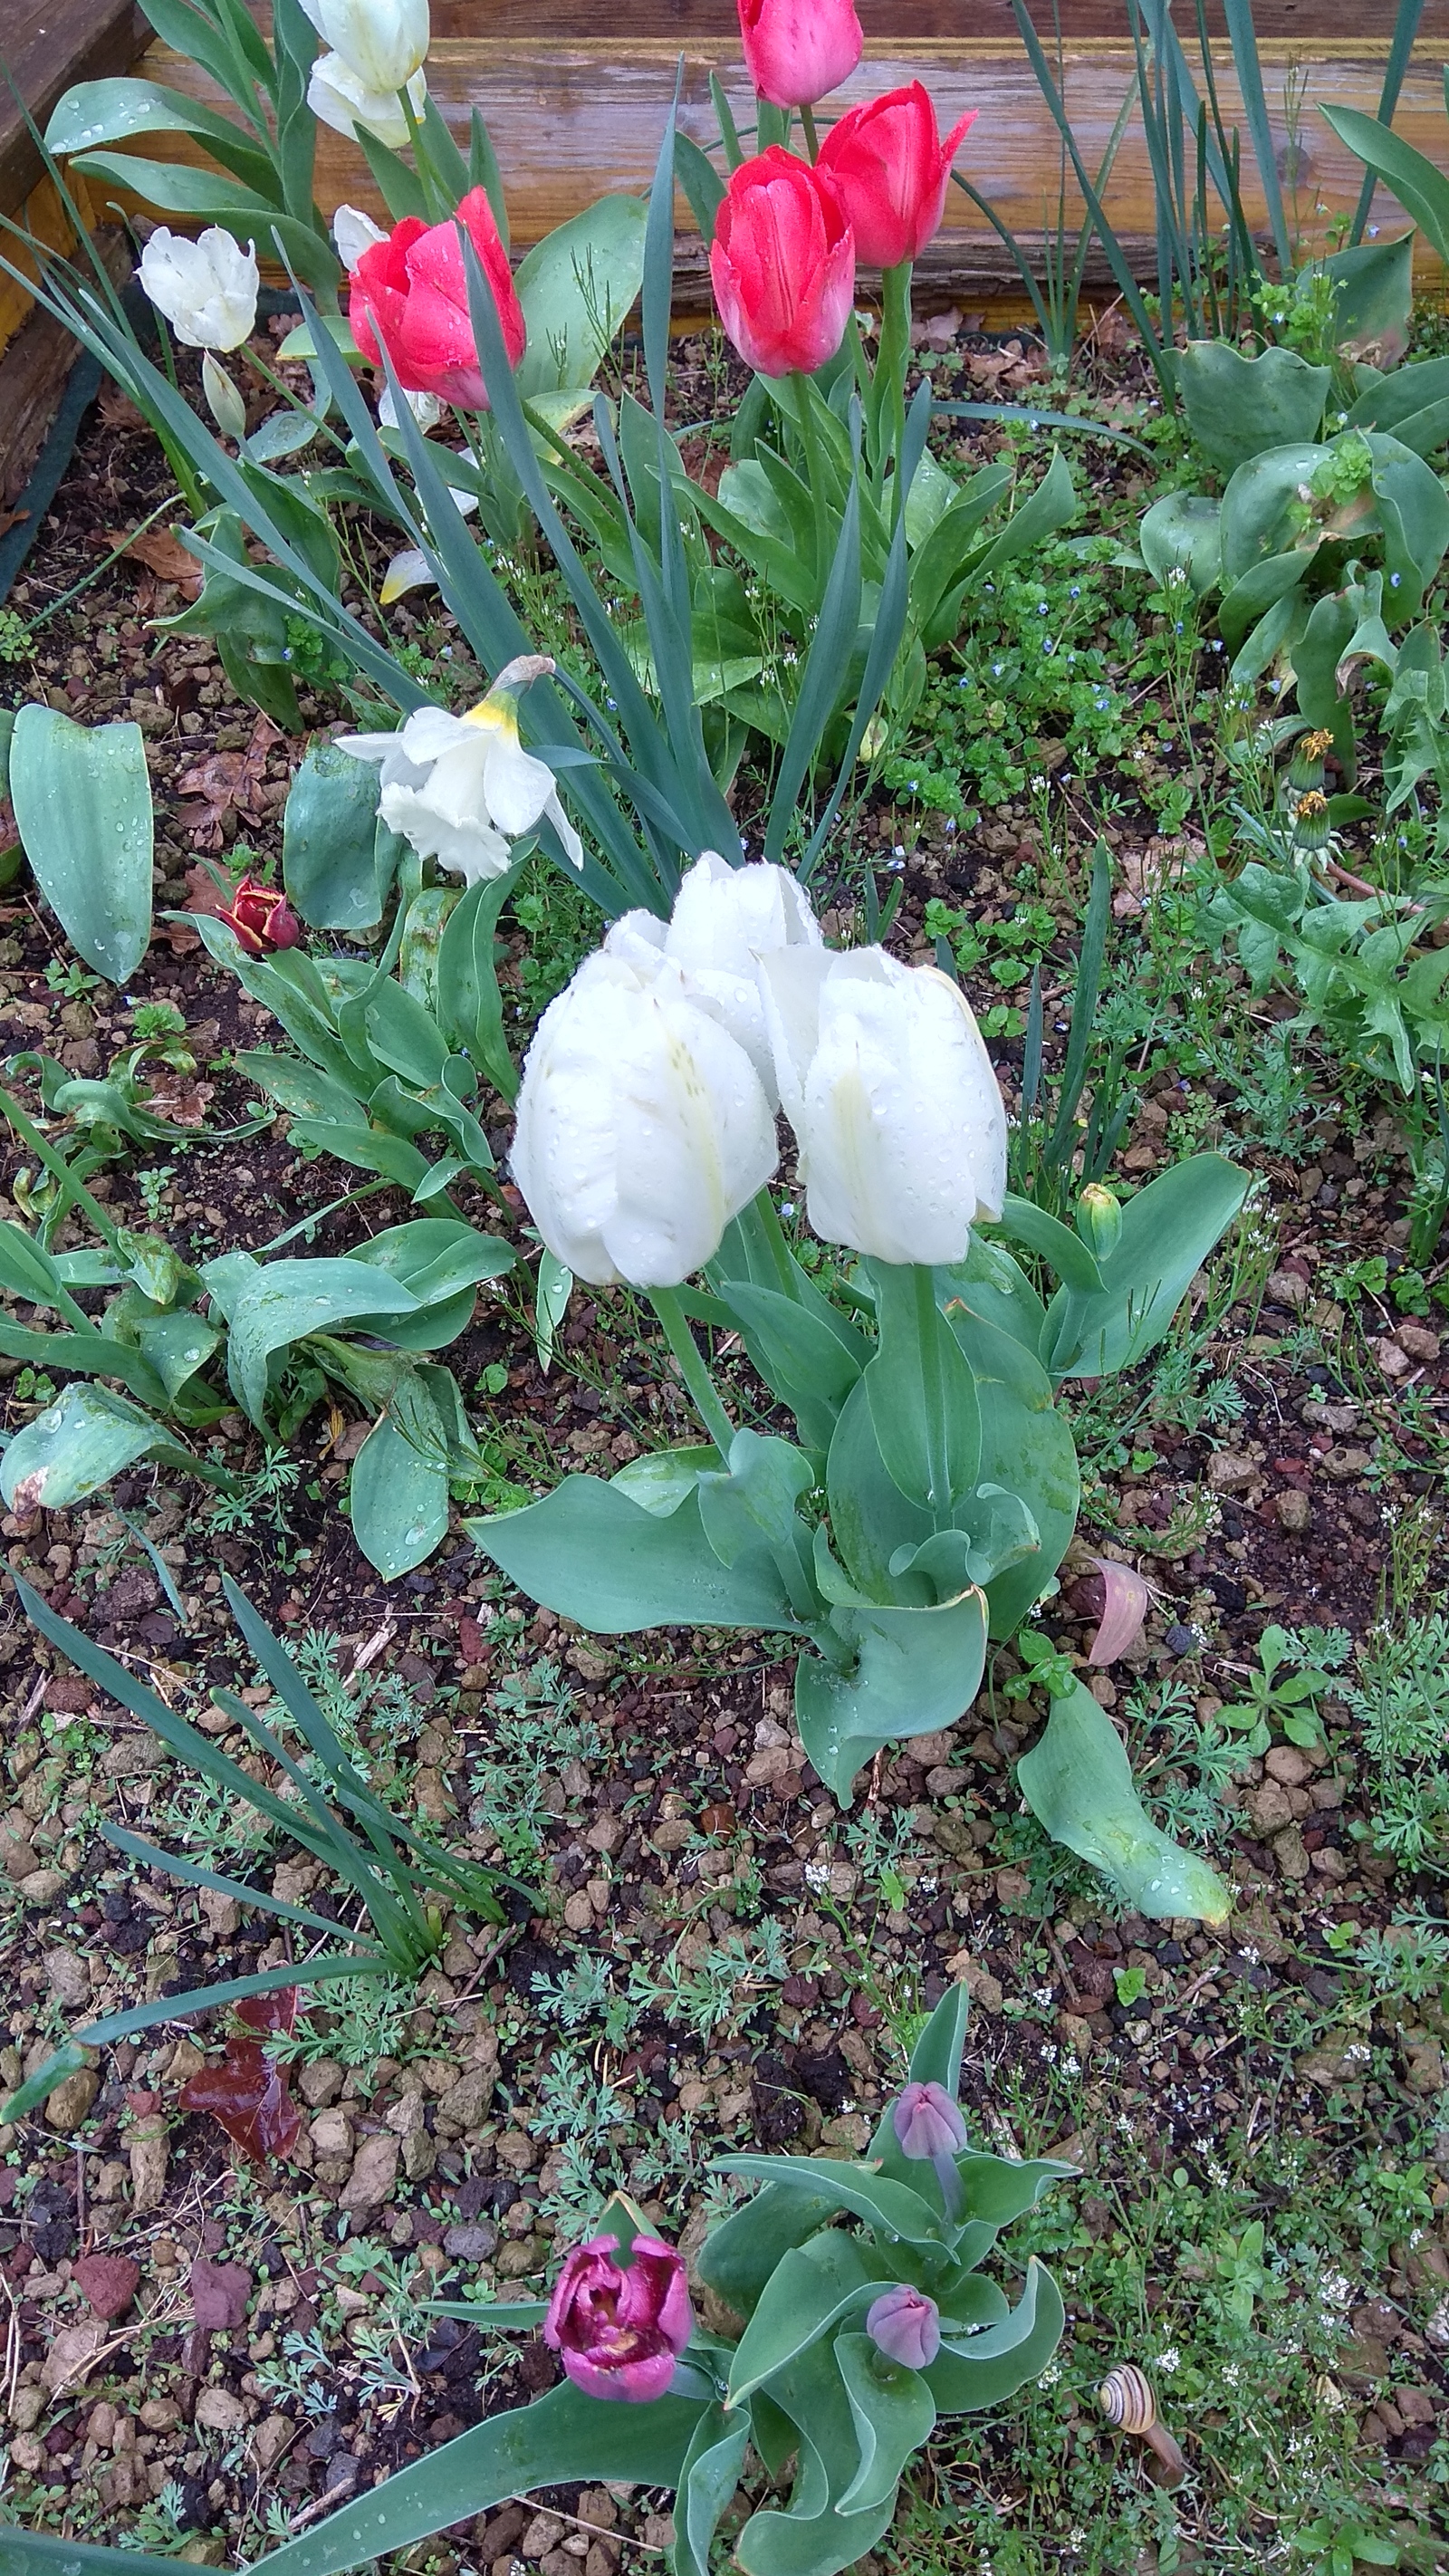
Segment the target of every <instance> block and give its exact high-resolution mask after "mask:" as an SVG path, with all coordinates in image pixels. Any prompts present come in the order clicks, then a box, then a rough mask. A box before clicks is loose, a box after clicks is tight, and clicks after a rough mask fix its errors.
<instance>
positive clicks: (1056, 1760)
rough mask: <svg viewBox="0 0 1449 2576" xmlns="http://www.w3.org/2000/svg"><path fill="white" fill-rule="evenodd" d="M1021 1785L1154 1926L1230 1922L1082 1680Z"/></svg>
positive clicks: (1217, 1885)
mask: <svg viewBox="0 0 1449 2576" xmlns="http://www.w3.org/2000/svg"><path fill="white" fill-rule="evenodd" d="M816 1767H817V1769H818V1768H819V1766H818V1764H817V1766H816ZM822 1777H823V1774H822ZM1016 1780H1017V1786H1018V1788H1019V1789H1020V1791H1021V1794H1022V1796H1023V1797H1024V1798H1025V1800H1026V1803H1027V1805H1028V1806H1029V1807H1030V1809H1031V1811H1032V1814H1033V1815H1034V1816H1035V1817H1036V1819H1037V1822H1038V1823H1039V1824H1041V1825H1043V1826H1045V1828H1046V1831H1047V1832H1048V1833H1049V1834H1050V1835H1051V1837H1052V1840H1053V1841H1054V1842H1059V1843H1064V1844H1065V1845H1066V1847H1067V1850H1068V1851H1074V1852H1076V1853H1077V1854H1078V1855H1079V1857H1080V1858H1081V1859H1082V1860H1085V1861H1090V1863H1091V1865H1092V1867H1093V1868H1094V1869H1098V1870H1100V1871H1101V1873H1102V1875H1103V1877H1104V1878H1105V1879H1107V1880H1108V1881H1109V1882H1110V1884H1111V1886H1112V1887H1113V1888H1114V1889H1115V1890H1116V1892H1117V1894H1118V1895H1119V1896H1120V1898H1121V1900H1122V1902H1123V1904H1124V1905H1126V1906H1130V1907H1132V1908H1133V1909H1134V1910H1135V1911H1136V1912H1137V1913H1139V1914H1146V1915H1148V1916H1150V1917H1152V1918H1153V1919H1154V1920H1157V1921H1161V1920H1162V1919H1163V1917H1165V1916H1167V1915H1173V1914H1182V1915H1190V1916H1191V1917H1192V1918H1193V1919H1194V1920H1195V1921H1197V1922H1200V1923H1225V1922H1226V1921H1227V1918H1228V1914H1229V1911H1230V1909H1231V1905H1232V1899H1231V1897H1230V1895H1229V1893H1228V1891H1227V1889H1226V1888H1225V1887H1224V1885H1223V1883H1222V1880H1221V1879H1220V1878H1219V1877H1218V1876H1217V1874H1216V1872H1215V1871H1213V1870H1211V1869H1209V1867H1208V1865H1207V1862H1206V1861H1205V1860H1200V1859H1199V1858H1198V1856H1197V1854H1196V1852H1186V1851H1183V1850H1182V1849H1181V1848H1180V1846H1179V1845H1178V1844H1177V1843H1175V1842H1173V1841H1171V1840H1170V1838H1169V1837H1168V1836H1167V1835H1166V1834H1164V1833H1162V1832H1161V1831H1160V1830H1159V1829H1158V1827H1157V1826H1156V1825H1154V1824H1153V1823H1152V1822H1151V1819H1150V1818H1149V1817H1148V1815H1147V1814H1146V1811H1145V1810H1144V1808H1143V1806H1142V1802H1141V1800H1140V1799H1139V1797H1138V1795H1137V1792H1136V1790H1135V1788H1134V1787H1133V1785H1132V1766H1131V1764H1130V1763H1129V1761H1128V1759H1127V1755H1126V1753H1125V1751H1124V1750H1123V1746H1122V1742H1121V1738H1120V1737H1119V1736H1118V1734H1117V1731H1116V1729H1115V1727H1114V1726H1113V1724H1112V1722H1111V1719H1110V1718H1109V1717H1108V1716H1107V1713H1106V1711H1105V1709H1102V1708H1099V1707H1098V1705H1097V1702H1096V1701H1095V1700H1094V1699H1093V1697H1092V1694H1091V1692H1090V1691H1089V1690H1088V1689H1086V1687H1085V1686H1084V1684H1083V1683H1081V1682H1079V1681H1074V1682H1073V1683H1072V1686H1071V1689H1070V1690H1069V1691H1068V1692H1067V1693H1066V1694H1065V1695H1064V1696H1063V1697H1062V1698H1060V1699H1054V1700H1053V1702H1052V1713H1051V1716H1050V1718H1049V1720H1048V1722H1047V1727H1046V1732H1045V1733H1044V1735H1043V1736H1042V1737H1041V1740H1040V1742H1039V1743H1037V1744H1035V1745H1033V1747H1032V1749H1031V1751H1030V1753H1026V1754H1023V1756H1022V1758H1021V1760H1020V1762H1018V1764H1017V1766H1016Z"/></svg>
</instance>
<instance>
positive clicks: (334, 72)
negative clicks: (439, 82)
mask: <svg viewBox="0 0 1449 2576" xmlns="http://www.w3.org/2000/svg"><path fill="white" fill-rule="evenodd" d="M406 89H407V99H408V105H409V107H410V108H411V109H412V112H413V114H414V116H421V115H422V112H423V109H424V107H425V106H426V105H427V98H428V84H427V81H426V79H425V77H424V75H423V74H422V73H421V72H414V74H413V76H412V79H411V80H410V81H408V82H407V83H406ZM307 105H308V106H309V107H310V109H311V110H312V113H313V115H314V116H315V117H316V118H317V120H318V122H319V124H322V125H330V126H331V128H332V131H333V133H334V134H346V135H349V136H351V138H352V140H353V141H354V142H355V141H356V139H357V135H358V133H359V130H360V131H361V132H362V133H364V134H371V135H372V136H373V137H374V138H375V139H376V141H377V142H379V143H385V144H386V145H387V147H388V149H389V151H391V152H401V151H402V150H403V149H404V148H405V146H406V145H407V144H408V143H410V142H411V140H412V136H411V132H410V130H409V127H408V121H407V118H406V116H405V115H404V113H403V110H402V105H401V102H400V100H399V97H398V93H397V91H396V90H395V89H369V88H368V85H367V83H366V81H365V80H363V79H362V78H361V77H360V75H359V74H358V73H357V72H355V71H354V70H353V68H352V65H351V64H350V63H349V62H348V60H347V58H346V56H345V55H344V54H319V55H318V57H317V60H316V61H315V63H314V64H313V65H312V69H311V72H310V73H309V75H308V80H307Z"/></svg>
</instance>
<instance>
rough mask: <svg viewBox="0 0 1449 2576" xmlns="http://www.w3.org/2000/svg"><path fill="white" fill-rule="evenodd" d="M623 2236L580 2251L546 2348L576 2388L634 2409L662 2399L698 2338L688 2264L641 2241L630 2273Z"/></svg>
mask: <svg viewBox="0 0 1449 2576" xmlns="http://www.w3.org/2000/svg"><path fill="white" fill-rule="evenodd" d="M618 2245H619V2240H618V2238H617V2236H591V2237H590V2238H589V2239H588V2241H587V2242H586V2243H585V2244H583V2245H576V2246H575V2247H574V2250H573V2252H572V2253H571V2254H570V2256H569V2258H568V2260H567V2262H566V2263H565V2265H564V2267H563V2270H562V2271H561V2272H560V2274H559V2276H558V2281H557V2283H556V2285H555V2288H554V2294H553V2297H552V2298H551V2299H550V2301H549V2305H548V2317H547V2321H546V2322H545V2325H544V2329H543V2339H544V2342H545V2343H546V2344H547V2345H548V2346H549V2348H550V2350H551V2351H553V2352H556V2353H557V2354H558V2356H559V2359H560V2360H561V2362H562V2363H563V2366H564V2369H565V2370H566V2372H567V2373H568V2376H569V2378H570V2379H571V2380H572V2381H573V2383H574V2385H575V2387H576V2388H582V2389H583V2390H584V2391H585V2393H586V2394H587V2395H588V2396H590V2397H622V2398H626V2399H629V2400H630V2401H632V2403H633V2404H635V2405H645V2404H647V2403H648V2402H649V2400H650V2399H651V2398H655V2397H662V2396H663V2395H664V2393H665V2391H666V2389H667V2388H668V2386H669V2383H670V2381H671V2379H672V2378H673V2377H674V2365H675V2361H676V2359H677V2358H678V2356H679V2354H680V2353H682V2352H683V2350H684V2348H685V2345H686V2344H687V2343H688V2341H689V2338H690V2336H691V2335H692V2334H693V2332H694V2316H693V2313H692V2311H691V2309H690V2304H689V2284H688V2282H687V2280H686V2278H685V2272H684V2264H683V2262H682V2261H681V2259H680V2257H679V2255H678V2254H677V2253H676V2252H675V2250H674V2248H673V2246H672V2245H664V2244H662V2243H661V2242H660V2240H659V2238H658V2237H657V2236H636V2237H635V2239H634V2242H633V2246H632V2249H631V2256H632V2259H631V2261H630V2262H629V2264H628V2267H627V2269H626V2268H625V2266H624V2265H622V2264H620V2263H616V2262H615V2260H614V2256H615V2254H616V2253H617V2251H618Z"/></svg>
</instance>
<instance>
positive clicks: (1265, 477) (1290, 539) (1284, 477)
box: [1221, 439, 1330, 590]
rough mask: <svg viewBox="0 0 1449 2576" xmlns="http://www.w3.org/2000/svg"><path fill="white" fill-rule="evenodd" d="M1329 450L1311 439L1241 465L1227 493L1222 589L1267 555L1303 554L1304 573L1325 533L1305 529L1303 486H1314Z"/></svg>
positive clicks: (1222, 526)
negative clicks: (1302, 501)
mask: <svg viewBox="0 0 1449 2576" xmlns="http://www.w3.org/2000/svg"><path fill="white" fill-rule="evenodd" d="M1329 453H1330V451H1329V449H1328V448H1326V447H1322V446H1320V445H1319V444H1318V443H1317V442H1316V441H1312V440H1302V439H1300V440H1295V441H1294V442H1293V444H1292V445H1291V446H1287V447H1274V448H1270V449H1269V450H1268V451H1267V453H1266V454H1264V455H1262V456H1252V457H1249V459H1248V461H1247V463H1246V464H1244V465H1240V466H1239V467H1238V469H1237V471H1236V473H1235V474H1234V475H1233V476H1232V478H1231V480H1230V481H1229V484H1228V488H1227V490H1226V492H1225V493H1224V494H1223V514H1222V521H1221V533H1222V548H1223V587H1224V589H1225V590H1230V589H1231V587H1232V585H1233V583H1234V582H1235V581H1239V580H1241V578H1242V576H1243V574H1244V573H1246V572H1251V571H1252V570H1253V568H1254V567H1255V565H1257V564H1259V563H1261V562H1262V561H1263V558H1264V557H1265V556H1266V555H1281V554H1288V553H1292V552H1297V553H1300V554H1301V556H1302V558H1303V562H1304V568H1305V570H1306V568H1307V565H1308V562H1309V560H1310V559H1311V556H1312V553H1313V549H1314V546H1315V544H1316V543H1317V542H1318V540H1319V538H1320V536H1321V534H1322V531H1321V529H1319V528H1318V527H1317V526H1316V525H1315V527H1314V528H1312V529H1309V530H1306V531H1305V530H1304V529H1303V527H1302V525H1301V519H1302V504H1301V502H1300V501H1299V499H1298V494H1299V490H1300V487H1301V486H1302V485H1303V484H1305V483H1311V482H1312V480H1313V477H1314V475H1315V474H1316V473H1317V472H1318V469H1319V467H1320V466H1321V465H1322V464H1323V462H1324V459H1325V458H1326V457H1327V456H1328V454H1329Z"/></svg>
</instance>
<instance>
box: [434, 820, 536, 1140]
mask: <svg viewBox="0 0 1449 2576" xmlns="http://www.w3.org/2000/svg"><path fill="white" fill-rule="evenodd" d="M522 870H523V862H522V860H519V861H518V862H517V864H516V865H515V866H514V867H512V868H509V869H507V870H505V872H504V874H503V875H502V876H499V877H481V878H480V879H479V881H478V883H477V884H476V885H472V886H469V888H468V890H467V892H466V893H465V894H464V896H463V898H462V901H461V902H460V903H457V904H455V905H454V907H453V910H452V911H451V912H450V913H449V915H448V920H447V925H446V927H445V929H444V931H443V936H442V940H441V942H440V943H439V947H438V1020H439V1024H440V1026H441V1027H442V1029H443V1031H444V1034H445V1035H446V1036H447V1038H448V1040H449V1042H450V1043H451V1044H452V1045H453V1046H455V1047H458V1048H460V1049H461V1050H462V1052H463V1053H464V1054H465V1055H467V1056H468V1057H470V1058H471V1060H472V1062H473V1063H474V1065H475V1066H477V1067H479V1068H480V1069H481V1071H482V1072H484V1073H485V1074H486V1075H487V1077H488V1079H489V1081H490V1082H491V1083H492V1085H493V1088H494V1090H495V1091H496V1092H498V1093H500V1094H501V1096H502V1098H503V1099H505V1100H510V1101H511V1100H516V1099H517V1097H518V1067H517V1066H516V1065H515V1063H514V1061H513V1057H512V1054H511V1052H510V1050H509V1045H508V1040H507V1038H506V1037H505V1035H504V1033H503V997H502V995H501V993H500V992H499V989H498V970H497V964H496V961H495V956H494V945H495V942H496V939H497V936H498V916H499V913H500V912H501V911H502V909H503V906H504V904H505V903H506V902H507V901H508V899H509V897H510V895H511V894H512V893H513V890H514V888H515V886H516V885H517V882H518V878H519V876H520V875H521V874H522Z"/></svg>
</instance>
